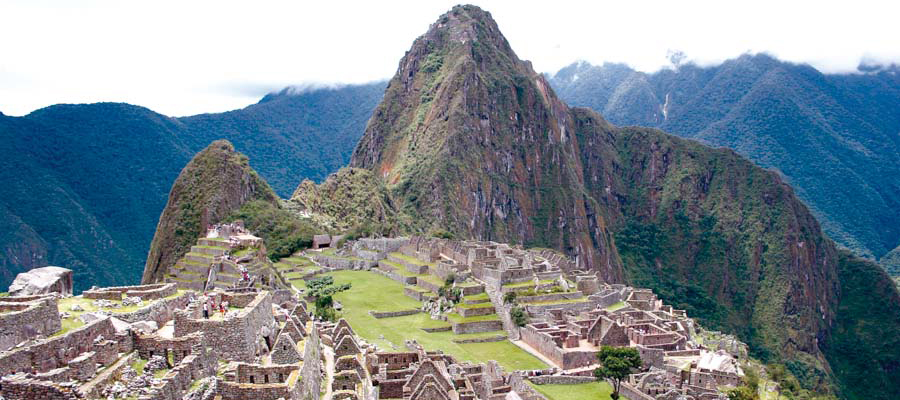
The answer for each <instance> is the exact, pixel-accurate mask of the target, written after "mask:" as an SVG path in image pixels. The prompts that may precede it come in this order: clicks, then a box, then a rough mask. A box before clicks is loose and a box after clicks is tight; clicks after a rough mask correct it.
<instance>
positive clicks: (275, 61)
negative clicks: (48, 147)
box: [0, 0, 900, 115]
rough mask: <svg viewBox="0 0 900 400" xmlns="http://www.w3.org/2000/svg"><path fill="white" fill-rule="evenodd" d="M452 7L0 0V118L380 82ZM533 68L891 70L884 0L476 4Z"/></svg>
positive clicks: (177, 107)
mask: <svg viewBox="0 0 900 400" xmlns="http://www.w3.org/2000/svg"><path fill="white" fill-rule="evenodd" d="M457 2H458V0H456V1H430V2H426V1H392V2H387V3H386V4H382V3H381V2H372V1H358V2H356V1H353V2H340V1H329V2H308V1H300V2H297V1H290V2H287V1H257V2H246V1H243V2H230V1H163V0H157V1H146V2H131V1H129V2H123V1H62V0H60V1H40V0H22V1H20V0H13V1H4V2H0V37H2V38H3V48H2V53H0V54H2V55H0V111H3V112H4V113H6V114H11V115H22V114H25V113H28V112H30V111H32V110H34V109H36V108H40V107H44V106H47V105H50V104H54V103H60V102H78V103H81V102H95V101H125V102H129V103H134V104H140V105H143V106H147V107H149V108H152V109H154V110H156V111H159V112H162V113H165V114H170V115H189V114H195V113H201V112H215V111H224V110H228V109H234V108H239V107H242V106H245V105H247V104H249V103H252V102H253V101H256V100H257V99H258V98H259V97H260V96H262V95H263V94H264V93H265V92H267V91H269V90H274V89H278V88H281V87H284V86H288V85H296V84H309V83H314V82H316V83H336V82H342V83H356V82H368V81H372V80H377V79H384V78H388V77H390V76H391V75H392V74H393V73H394V71H395V69H396V67H397V62H398V60H399V59H400V57H402V56H403V53H404V51H405V50H406V49H408V47H409V46H410V44H411V43H412V41H413V39H415V37H417V36H418V35H420V34H422V33H424V32H425V30H426V29H427V28H428V25H429V24H430V23H431V22H433V21H435V20H436V19H437V17H438V16H439V15H440V14H441V13H443V12H445V11H446V10H448V9H449V8H450V7H452V6H453V5H454V4H455V3H457ZM475 3H476V4H479V5H480V6H482V7H483V8H485V9H486V10H488V11H490V12H491V13H492V14H493V16H494V18H495V19H496V20H497V22H498V24H499V25H500V28H501V29H502V30H503V32H504V33H505V34H506V36H507V38H508V39H509V41H510V44H511V45H512V46H513V48H514V49H515V50H516V51H517V52H518V54H519V56H520V57H521V58H523V59H530V60H532V61H533V63H534V66H535V68H536V69H537V70H539V71H543V72H553V71H556V70H557V69H559V68H560V67H562V66H564V65H566V64H568V63H570V62H572V61H574V60H579V59H584V60H588V61H591V62H594V63H600V62H603V61H614V62H626V63H628V64H630V65H632V66H634V67H636V68H638V69H641V70H644V71H652V70H655V69H658V68H660V67H661V66H663V65H665V64H666V63H667V61H666V58H665V57H666V53H667V51H668V50H671V49H678V50H682V51H684V52H685V53H686V54H687V55H688V57H689V58H690V59H692V60H695V61H697V62H699V63H701V64H710V63H718V62H721V61H722V60H725V59H727V58H732V57H735V56H738V55H740V54H742V53H745V52H748V51H750V52H761V51H765V52H768V53H771V54H773V55H775V56H777V57H779V58H781V59H784V60H788V61H794V62H808V63H811V64H813V65H814V66H816V67H818V68H819V69H822V70H823V71H828V72H842V71H852V70H854V69H855V68H856V66H857V65H858V64H859V61H860V59H861V58H863V57H866V59H870V60H882V61H900V46H897V44H898V39H900V28H898V26H900V25H897V24H896V23H895V22H894V21H893V19H894V18H895V16H896V15H898V11H900V7H898V6H897V5H895V3H889V2H884V3H880V2H874V1H867V0H861V1H856V2H852V3H848V2H841V3H833V4H832V3H827V2H822V1H817V2H806V1H802V2H792V1H784V0H779V1H771V0H764V1H755V2H742V3H732V2H727V1H671V0H668V1H592V2H585V1H562V0H558V1H552V2H541V3H526V2H522V1H501V0H496V1H492V0H485V1H480V2H475Z"/></svg>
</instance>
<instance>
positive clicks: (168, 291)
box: [82, 283, 178, 300]
mask: <svg viewBox="0 0 900 400" xmlns="http://www.w3.org/2000/svg"><path fill="white" fill-rule="evenodd" d="M177 290H178V288H177V287H176V285H175V284H174V283H154V284H150V285H137V286H112V287H105V288H101V289H91V290H85V291H84V292H83V293H82V296H83V297H84V298H86V299H106V300H122V295H123V294H124V295H126V296H137V297H140V298H141V299H142V300H153V299H161V298H164V297H169V296H171V295H173V294H175V292H176V291H177Z"/></svg>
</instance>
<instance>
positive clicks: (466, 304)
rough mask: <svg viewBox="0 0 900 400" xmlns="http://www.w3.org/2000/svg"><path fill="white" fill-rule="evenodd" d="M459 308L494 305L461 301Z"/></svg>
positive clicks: (491, 305) (491, 306)
mask: <svg viewBox="0 0 900 400" xmlns="http://www.w3.org/2000/svg"><path fill="white" fill-rule="evenodd" d="M456 306H457V307H459V308H465V309H471V308H493V307H494V305H493V304H492V303H459V304H457V305H456Z"/></svg>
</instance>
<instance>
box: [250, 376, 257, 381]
mask: <svg viewBox="0 0 900 400" xmlns="http://www.w3.org/2000/svg"><path fill="white" fill-rule="evenodd" d="M250 383H256V377H255V376H253V375H250Z"/></svg>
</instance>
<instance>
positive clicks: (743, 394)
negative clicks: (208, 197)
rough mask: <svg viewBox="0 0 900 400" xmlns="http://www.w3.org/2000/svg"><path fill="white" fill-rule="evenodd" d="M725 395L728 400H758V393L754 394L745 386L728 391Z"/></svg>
mask: <svg viewBox="0 0 900 400" xmlns="http://www.w3.org/2000/svg"><path fill="white" fill-rule="evenodd" d="M725 393H726V394H727V395H728V400H759V393H757V392H754V391H753V390H752V389H750V388H749V387H747V386H738V387H736V388H734V389H728V391H726V392H725Z"/></svg>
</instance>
